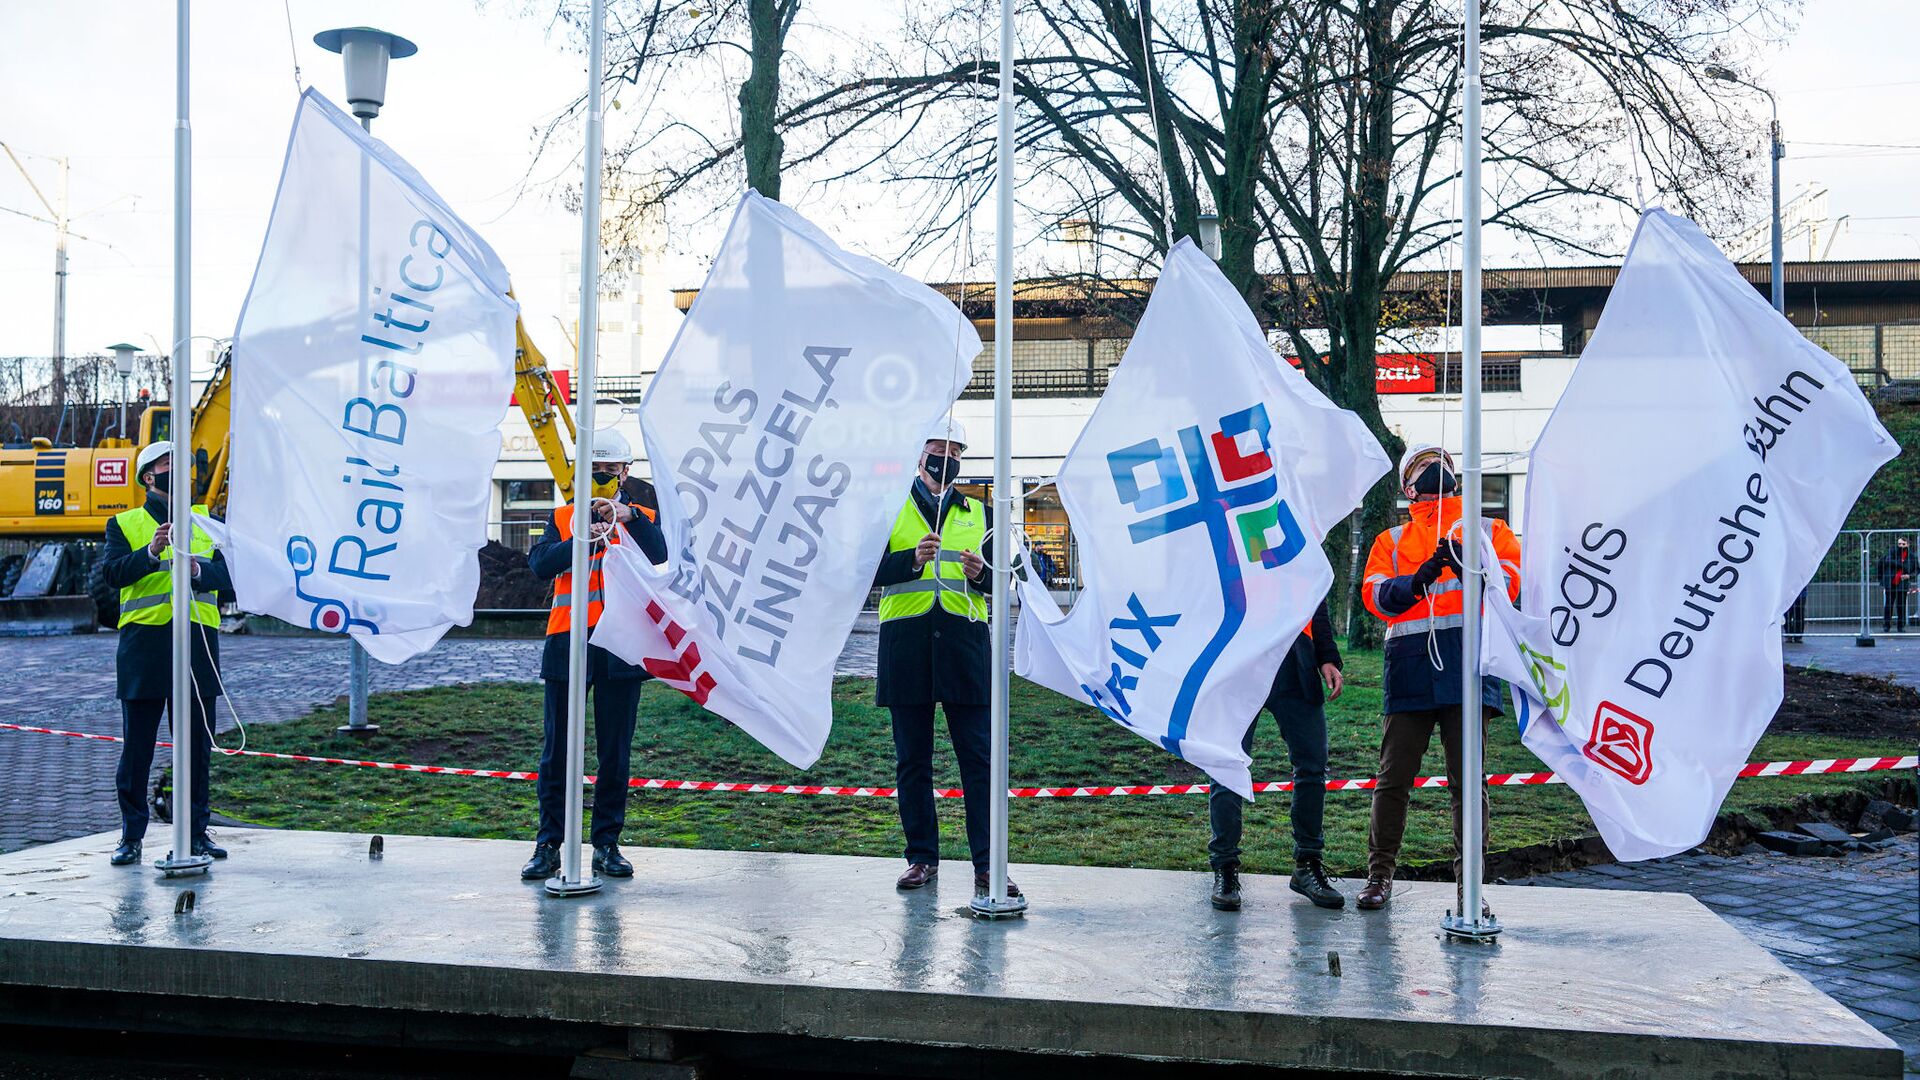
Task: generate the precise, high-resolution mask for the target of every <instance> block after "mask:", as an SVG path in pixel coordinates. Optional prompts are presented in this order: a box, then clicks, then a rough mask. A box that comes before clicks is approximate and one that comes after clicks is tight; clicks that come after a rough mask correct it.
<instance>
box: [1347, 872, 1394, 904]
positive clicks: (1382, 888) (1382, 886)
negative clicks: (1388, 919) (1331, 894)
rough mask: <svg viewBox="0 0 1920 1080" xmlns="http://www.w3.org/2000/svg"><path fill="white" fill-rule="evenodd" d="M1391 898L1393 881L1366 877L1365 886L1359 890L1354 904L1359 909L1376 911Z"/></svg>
mask: <svg viewBox="0 0 1920 1080" xmlns="http://www.w3.org/2000/svg"><path fill="white" fill-rule="evenodd" d="M1391 899H1393V882H1391V881H1381V880H1380V879H1378V878H1368V879H1367V887H1366V888H1364V889H1361V890H1360V897H1359V899H1357V900H1355V901H1354V905H1355V906H1356V907H1358V908H1359V909H1360V910H1361V911H1378V910H1380V909H1381V908H1383V907H1386V906H1387V901H1388V900H1391Z"/></svg>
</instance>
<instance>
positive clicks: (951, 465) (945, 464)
mask: <svg viewBox="0 0 1920 1080" xmlns="http://www.w3.org/2000/svg"><path fill="white" fill-rule="evenodd" d="M926 469H927V475H928V476H931V477H933V481H934V483H936V484H941V485H945V484H951V483H953V482H954V480H955V479H957V478H958V477H959V476H960V459H959V458H951V457H947V456H946V455H945V454H928V455H927V465H926Z"/></svg>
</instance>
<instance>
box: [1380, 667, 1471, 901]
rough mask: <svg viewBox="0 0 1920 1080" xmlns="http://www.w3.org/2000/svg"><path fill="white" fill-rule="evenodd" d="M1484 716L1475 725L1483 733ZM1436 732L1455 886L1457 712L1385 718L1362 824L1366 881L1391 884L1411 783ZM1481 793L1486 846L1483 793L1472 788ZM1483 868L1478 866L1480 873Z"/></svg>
mask: <svg viewBox="0 0 1920 1080" xmlns="http://www.w3.org/2000/svg"><path fill="white" fill-rule="evenodd" d="M1492 715H1493V712H1492V710H1490V709H1488V710H1485V711H1484V712H1483V714H1482V718H1481V722H1480V730H1481V732H1482V734H1484V733H1485V732H1486V718H1487V717H1490V716H1492ZM1436 727H1438V728H1439V729H1440V746H1441V748H1442V749H1443V750H1444V751H1445V752H1446V758H1447V795H1448V797H1449V798H1450V799H1451V801H1452V803H1453V851H1454V859H1453V877H1454V880H1455V881H1458V880H1460V851H1461V845H1460V805H1461V798H1462V794H1463V792H1464V791H1465V789H1466V787H1467V785H1466V784H1462V783H1460V782H1459V780H1460V737H1461V734H1462V732H1461V727H1460V706H1458V705H1448V706H1446V707H1444V708H1439V709H1419V710H1415V711H1412V712H1402V713H1388V714H1387V717H1386V720H1385V721H1384V723H1383V725H1382V728H1381V733H1380V772H1379V773H1378V778H1377V781H1376V783H1375V785H1374V789H1373V816H1372V820H1370V821H1369V822H1368V823H1367V877H1368V878H1369V879H1372V880H1376V881H1392V880H1393V871H1394V868H1395V866H1397V865H1398V864H1399V862H1400V841H1401V839H1402V838H1403V837H1405V836H1406V832H1407V802H1408V799H1409V797H1410V795H1411V793H1412V791H1413V780H1414V777H1416V776H1418V775H1419V774H1420V759H1421V758H1422V757H1424V756H1425V755H1426V752H1427V745H1428V744H1429V743H1431V742H1432V741H1433V729H1434V728H1436ZM1475 786H1476V787H1477V788H1478V790H1479V793H1480V797H1479V802H1480V845H1481V849H1482V850H1483V851H1484V850H1485V848H1486V840H1487V788H1486V783H1485V781H1484V780H1482V781H1481V782H1480V783H1479V784H1477V785H1475ZM1485 866H1486V864H1485V863H1484V862H1482V863H1481V867H1482V869H1483V871H1484V868H1485Z"/></svg>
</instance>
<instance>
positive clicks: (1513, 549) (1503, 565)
mask: <svg viewBox="0 0 1920 1080" xmlns="http://www.w3.org/2000/svg"><path fill="white" fill-rule="evenodd" d="M1493 553H1494V554H1495V555H1497V556H1499V557H1500V569H1501V571H1502V572H1504V573H1505V574H1506V575H1507V599H1509V600H1512V601H1515V602H1516V603H1517V602H1518V601H1519V599H1520V538H1519V537H1517V536H1515V535H1513V529H1511V528H1510V527H1508V525H1507V523H1506V522H1504V521H1501V520H1500V519H1499V518H1495V519H1494V520H1493Z"/></svg>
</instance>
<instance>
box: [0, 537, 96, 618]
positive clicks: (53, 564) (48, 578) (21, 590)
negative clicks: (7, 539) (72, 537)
mask: <svg viewBox="0 0 1920 1080" xmlns="http://www.w3.org/2000/svg"><path fill="white" fill-rule="evenodd" d="M74 557H75V556H74V555H73V553H72V552H70V551H68V549H67V545H65V544H47V545H45V546H43V547H41V548H40V549H38V550H36V551H35V552H34V553H33V557H32V558H31V559H29V560H28V561H27V565H26V567H25V568H24V569H23V570H22V571H21V572H20V579H19V581H17V582H16V583H15V584H14V587H13V592H12V593H11V594H9V595H8V596H6V597H4V598H0V637H48V636H51V635H54V634H91V633H93V630H94V625H95V623H96V622H97V621H98V619H99V617H100V612H99V609H97V608H95V607H94V604H93V598H92V597H91V596H52V595H48V594H49V593H52V592H53V591H54V590H55V587H56V586H57V585H58V584H59V583H60V582H61V581H62V580H63V579H66V578H70V577H71V576H72V575H70V574H68V573H67V572H66V571H67V564H68V561H69V560H70V559H72V558H74Z"/></svg>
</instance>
